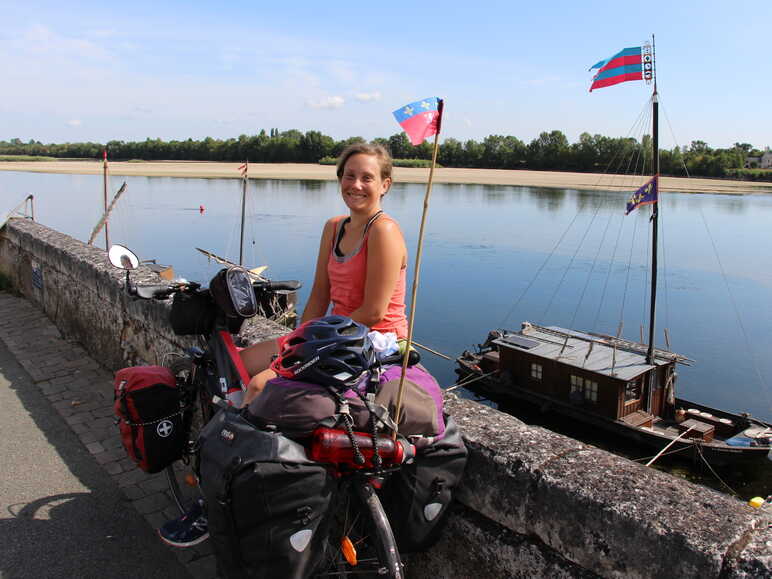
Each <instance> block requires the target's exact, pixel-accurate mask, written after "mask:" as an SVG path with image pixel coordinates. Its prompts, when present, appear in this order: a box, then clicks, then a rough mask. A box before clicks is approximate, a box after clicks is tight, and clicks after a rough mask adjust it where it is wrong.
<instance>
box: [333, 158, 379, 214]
mask: <svg viewBox="0 0 772 579" xmlns="http://www.w3.org/2000/svg"><path fill="white" fill-rule="evenodd" d="M390 186H391V179H390V178H386V179H382V178H381V166H380V163H378V157H376V156H375V155H366V154H364V153H358V154H356V155H352V156H351V157H349V158H348V160H347V161H346V165H345V166H344V167H343V175H342V176H341V178H340V192H341V195H343V201H344V202H345V203H346V206H347V207H348V208H349V210H350V211H351V212H352V213H363V214H366V215H369V214H371V213H373V212H374V211H377V210H378V209H380V208H381V197H383V195H385V194H386V191H388V190H389V187H390Z"/></svg>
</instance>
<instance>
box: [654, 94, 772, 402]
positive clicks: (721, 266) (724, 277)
mask: <svg viewBox="0 0 772 579" xmlns="http://www.w3.org/2000/svg"><path fill="white" fill-rule="evenodd" d="M660 104H661V102H660ZM662 112H663V113H665V120H666V122H667V125H668V128H669V129H670V133H671V136H672V137H673V141H674V142H675V143H676V146H678V147H679V148H680V146H679V145H678V141H677V140H676V138H675V134H674V133H673V127H672V125H671V124H670V118H669V117H668V115H667V112H666V111H665V108H664V106H663V107H662ZM681 165H682V166H683V168H684V171H685V172H686V176H687V178H691V175H689V168H688V167H687V166H686V162H685V161H684V159H683V155H682V156H681ZM698 208H699V212H700V218H701V219H702V223H703V225H704V227H705V231H706V233H707V235H708V239H709V240H710V245H711V247H712V249H713V255H714V256H715V258H716V262H717V263H718V267H719V270H720V272H721V279H722V280H723V282H724V288H725V289H726V293H727V295H728V296H729V301H730V303H731V304H732V309H733V310H734V314H735V317H736V318H737V325H738V326H739V328H740V333H741V334H742V336H743V340H744V341H745V348H746V350H747V351H748V353H749V354H750V358H751V364H752V365H753V370H754V372H755V374H756V377H757V378H758V380H759V384H761V387H762V388H761V392H762V394H763V396H764V400H765V401H766V404H767V409H768V410H770V409H772V399H770V393H769V386H768V385H767V382H766V380H764V376H763V375H762V373H761V369H760V368H759V364H758V361H757V359H756V356H755V355H754V351H753V348H752V347H751V342H750V339H749V338H748V332H747V331H746V330H745V325H744V324H743V321H742V318H741V317H740V310H739V308H738V307H737V301H736V300H735V297H734V294H733V293H732V289H731V287H730V286H729V280H728V279H727V275H726V271H725V270H724V264H723V262H722V261H721V257H720V256H719V253H718V247H717V246H716V241H715V239H714V237H713V234H712V232H711V230H710V226H709V225H708V220H707V219H706V217H705V212H704V211H703V210H702V206H701V205H698Z"/></svg>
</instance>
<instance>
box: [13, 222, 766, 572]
mask: <svg viewBox="0 0 772 579" xmlns="http://www.w3.org/2000/svg"><path fill="white" fill-rule="evenodd" d="M0 272H3V273H4V274H6V275H7V276H9V277H10V278H11V280H12V282H13V283H14V285H15V287H16V288H17V289H18V291H19V292H20V293H22V294H23V295H24V296H25V297H27V298H28V299H30V300H32V301H34V302H36V303H38V304H39V305H40V306H41V307H42V308H43V309H44V310H45V312H46V313H47V314H48V316H49V317H50V318H51V319H52V320H53V321H54V322H55V323H56V324H57V326H58V327H59V328H60V329H61V330H62V332H63V333H64V334H65V335H66V336H68V337H70V338H72V339H75V340H78V341H79V342H81V343H82V344H83V345H84V346H85V347H86V349H87V350H88V351H89V352H90V353H91V354H92V356H93V357H94V358H95V359H97V360H100V361H102V363H103V364H104V365H105V366H106V367H108V368H117V367H120V366H124V365H127V364H133V363H137V362H155V361H157V360H158V359H159V356H160V354H162V353H163V352H167V351H175V350H178V349H179V347H180V346H181V345H182V342H183V341H182V340H180V339H179V338H178V337H176V336H174V335H173V334H172V333H171V331H170V330H169V328H168V327H167V326H168V324H167V322H166V317H167V315H168V311H167V308H168V304H165V303H160V302H155V301H144V300H131V299H129V298H127V296H126V294H125V293H124V292H123V289H122V287H123V274H122V272H120V271H118V270H115V269H113V268H112V267H111V266H110V265H109V264H108V263H107V259H106V255H105V252H104V251H103V250H100V249H97V248H94V247H89V246H85V245H84V244H82V243H81V242H79V241H77V240H75V239H72V238H70V237H67V236H65V235H62V234H60V233H57V232H55V231H52V230H50V229H47V228H45V227H42V226H40V225H38V224H35V223H32V222H30V221H27V220H20V219H14V220H11V221H10V222H9V223H8V224H7V225H6V226H5V228H4V229H3V230H2V231H0ZM132 275H134V274H132ZM154 275H155V274H153V273H152V272H150V271H146V270H140V271H139V272H137V275H136V276H135V277H134V279H135V280H136V281H143V280H151V279H153V278H154V277H153V276H154ZM282 331H283V330H282V328H281V327H280V326H277V325H274V324H271V323H270V322H266V321H265V320H261V321H257V322H255V325H254V326H253V327H252V328H251V330H250V334H249V335H250V339H252V340H255V339H263V338H267V337H272V336H275V335H278V334H280V333H281V332H282ZM446 405H447V409H448V411H449V412H450V413H451V414H452V415H453V416H454V417H455V419H456V421H457V422H458V423H459V425H460V426H461V427H462V429H463V431H464V435H465V439H466V442H467V446H468V447H469V450H470V457H469V464H468V468H467V473H466V478H465V480H464V483H463V486H462V488H461V489H460V490H459V492H458V502H457V504H456V505H454V507H453V509H452V511H451V514H450V517H449V520H448V527H447V529H446V531H445V533H444V534H443V537H442V539H441V540H440V542H439V543H438V544H437V545H436V546H435V547H434V548H433V549H432V550H431V551H430V552H428V553H425V554H422V555H416V556H413V557H411V558H410V560H409V561H410V562H409V567H408V569H409V575H410V576H411V577H415V578H421V577H427V578H433V579H434V578H440V577H479V578H483V577H550V578H552V577H558V578H569V577H598V576H600V577H620V578H621V577H625V578H628V577H630V578H637V577H641V578H658V577H662V578H665V577H668V578H670V577H701V578H707V577H725V578H734V577H737V578H740V577H743V578H751V577H754V578H759V577H770V578H772V528H770V526H769V525H770V518H769V516H767V515H765V514H764V513H763V512H761V511H757V510H754V509H751V508H750V507H748V506H746V505H745V504H743V503H741V502H740V501H737V500H735V499H733V498H731V497H728V496H726V495H722V494H720V493H717V492H715V491H712V490H710V489H707V488H704V487H701V486H697V485H693V484H691V483H689V482H687V481H684V480H681V479H678V478H674V477H672V476H669V475H666V474H663V473H660V472H659V471H655V470H653V469H649V468H645V467H643V466H641V465H638V464H636V463H633V462H630V461H628V460H625V459H622V458H619V457H616V456H614V455H612V454H609V453H606V452H604V451H601V450H598V449H597V448H594V447H592V446H588V445H585V444H582V443H580V442H577V441H575V440H572V439H569V438H567V437H564V436H561V435H558V434H555V433H552V432H550V431H548V430H545V429H542V428H538V427H533V426H528V425H526V424H524V423H522V422H521V421H519V420H517V419H516V418H513V417H511V416H509V415H506V414H503V413H501V412H498V411H496V410H494V409H491V408H488V407H486V406H482V405H479V404H477V403H475V402H472V401H469V400H465V399H461V398H458V397H457V396H454V395H452V394H449V395H448V396H447V397H446Z"/></svg>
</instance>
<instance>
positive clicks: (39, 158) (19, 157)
mask: <svg viewBox="0 0 772 579" xmlns="http://www.w3.org/2000/svg"><path fill="white" fill-rule="evenodd" d="M0 161H9V162H15V161H30V162H35V161H58V159H56V158H55V157H43V156H37V155H0Z"/></svg>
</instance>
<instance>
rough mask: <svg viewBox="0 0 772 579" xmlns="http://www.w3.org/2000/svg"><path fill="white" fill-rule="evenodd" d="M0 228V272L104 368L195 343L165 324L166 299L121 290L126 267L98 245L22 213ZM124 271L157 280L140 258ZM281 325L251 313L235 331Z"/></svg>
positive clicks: (140, 279)
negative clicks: (111, 259)
mask: <svg viewBox="0 0 772 579" xmlns="http://www.w3.org/2000/svg"><path fill="white" fill-rule="evenodd" d="M0 232H1V233H0V272H2V273H4V274H5V275H6V276H8V277H9V278H10V280H11V283H12V284H13V285H14V287H15V288H16V289H17V290H18V291H19V293H21V294H22V295H23V296H24V297H26V298H27V299H29V300H30V301H33V302H35V303H36V304H38V305H39V306H40V307H41V309H43V311H44V312H45V313H46V315H47V316H48V317H49V318H50V319H51V320H52V321H53V322H54V323H55V324H56V325H57V326H58V327H59V329H60V330H62V332H63V333H64V335H65V336H67V337H68V338H72V339H74V340H77V341H78V342H80V343H81V344H82V345H83V346H84V347H85V348H86V350H87V351H88V352H90V353H91V354H92V356H93V357H94V358H95V359H96V360H98V361H99V362H101V363H102V364H103V365H104V366H105V367H106V368H110V369H117V368H121V367H123V366H127V365H133V364H140V363H144V364H152V363H160V362H161V361H162V359H163V358H164V356H165V355H166V354H168V353H169V352H180V351H181V349H182V348H183V347H185V346H189V345H194V344H195V343H196V342H195V341H194V339H192V338H181V337H179V336H176V335H175V334H174V333H173V332H172V330H171V327H170V326H169V323H168V317H169V308H170V307H171V302H170V301H169V300H167V301H158V300H140V299H136V298H131V297H129V296H128V295H127V294H126V292H125V289H124V287H125V286H124V280H125V272H123V271H122V270H119V269H116V268H114V267H113V266H112V265H110V262H109V261H108V260H107V252H105V251H104V250H103V249H100V248H97V247H94V246H91V245H86V244H84V243H83V242H81V241H78V240H77V239H74V238H72V237H70V236H68V235H64V234H62V233H59V232H57V231H54V230H52V229H49V228H47V227H44V226H43V225H40V224H38V223H35V222H33V221H30V220H28V219H11V220H9V221H8V223H7V224H6V225H5V226H4V227H3V228H2V230H0ZM131 279H132V282H133V283H139V284H142V283H158V282H159V281H160V278H159V277H158V275H157V274H156V273H154V272H153V271H151V270H150V268H148V267H145V266H140V268H139V269H138V270H136V271H133V272H132V273H131ZM286 331H287V330H286V328H284V327H283V326H280V325H279V324H275V323H273V322H271V321H269V320H265V319H262V318H254V319H252V320H249V321H248V322H247V323H246V324H245V327H244V331H243V332H242V334H243V335H244V336H245V337H246V338H247V339H248V340H249V341H259V340H264V339H269V338H274V337H277V336H280V335H281V334H283V333H286Z"/></svg>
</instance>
